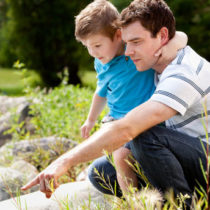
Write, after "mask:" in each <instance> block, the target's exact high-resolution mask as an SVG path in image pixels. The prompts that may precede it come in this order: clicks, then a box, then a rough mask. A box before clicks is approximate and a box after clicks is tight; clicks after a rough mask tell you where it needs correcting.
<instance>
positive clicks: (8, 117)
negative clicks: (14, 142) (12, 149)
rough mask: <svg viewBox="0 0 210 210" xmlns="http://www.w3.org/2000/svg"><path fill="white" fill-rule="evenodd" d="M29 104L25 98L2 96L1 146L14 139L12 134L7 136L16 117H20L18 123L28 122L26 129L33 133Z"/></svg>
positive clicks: (0, 108)
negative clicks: (13, 118)
mask: <svg viewBox="0 0 210 210" xmlns="http://www.w3.org/2000/svg"><path fill="white" fill-rule="evenodd" d="M29 105H30V104H29V102H28V101H27V99H26V98H25V97H7V96H0V114H1V116H0V146H2V145H3V144H5V143H6V141H7V140H10V139H11V138H12V135H11V134H5V132H6V131H8V130H9V129H10V128H11V121H12V117H13V116H14V115H18V116H19V120H18V123H21V122H22V121H26V123H25V125H24V127H23V128H24V129H27V130H29V129H30V130H29V132H31V133H33V132H34V128H33V127H32V126H31V124H30V123H29V120H28V118H29V117H30V116H29Z"/></svg>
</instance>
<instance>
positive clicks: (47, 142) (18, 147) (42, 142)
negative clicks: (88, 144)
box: [13, 136, 78, 156]
mask: <svg viewBox="0 0 210 210" xmlns="http://www.w3.org/2000/svg"><path fill="white" fill-rule="evenodd" d="M77 144H78V143H77V142H75V141H72V140H70V139H65V138H58V137H55V136H50V137H44V138H41V139H34V140H23V141H19V142H16V143H15V144H14V148H13V155H15V156H17V155H20V154H22V155H24V154H26V153H33V152H35V151H36V149H38V148H41V149H43V150H45V151H50V153H51V154H52V155H56V151H55V150H56V149H57V146H61V147H62V149H63V150H64V151H67V150H68V149H69V148H73V147H75V146H76V145H77Z"/></svg>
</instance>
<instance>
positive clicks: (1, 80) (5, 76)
mask: <svg viewBox="0 0 210 210" xmlns="http://www.w3.org/2000/svg"><path fill="white" fill-rule="evenodd" d="M27 77H28V78H31V79H30V83H32V85H33V84H34V85H35V84H37V85H38V84H41V79H40V77H39V75H38V74H37V73H36V72H34V71H28V72H27ZM0 95H8V96H20V95H24V82H23V76H22V74H21V71H20V70H14V69H8V68H0Z"/></svg>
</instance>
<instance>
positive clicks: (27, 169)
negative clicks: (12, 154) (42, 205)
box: [10, 160, 39, 182]
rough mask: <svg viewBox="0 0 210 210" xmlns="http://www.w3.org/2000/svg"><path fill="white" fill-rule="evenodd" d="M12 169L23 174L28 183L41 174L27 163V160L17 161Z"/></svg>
mask: <svg viewBox="0 0 210 210" xmlns="http://www.w3.org/2000/svg"><path fill="white" fill-rule="evenodd" d="M10 168H11V169H14V170H16V171H19V172H21V173H22V174H24V176H25V177H26V182H27V181H30V180H32V179H33V178H34V177H35V176H36V175H37V174H38V173H39V172H38V170H37V169H36V168H35V167H34V166H33V165H31V164H30V163H28V162H26V161H25V160H18V161H15V162H14V163H13V164H12V165H11V166H10Z"/></svg>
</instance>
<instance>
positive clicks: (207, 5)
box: [111, 0, 210, 60]
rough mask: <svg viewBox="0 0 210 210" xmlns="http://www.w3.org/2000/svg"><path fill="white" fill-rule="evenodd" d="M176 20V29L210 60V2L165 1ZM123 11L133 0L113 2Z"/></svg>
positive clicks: (206, 0)
mask: <svg viewBox="0 0 210 210" xmlns="http://www.w3.org/2000/svg"><path fill="white" fill-rule="evenodd" d="M165 1H166V2H167V4H168V5H169V6H170V8H171V10H172V11H173V13H174V16H175V18H176V28H177V30H179V31H184V32H185V33H186V34H187V35H188V38H189V42H188V44H189V45H190V46H191V47H192V48H193V49H195V50H196V51H197V52H198V53H199V54H201V55H202V56H203V57H205V58H206V59H207V60H210V51H209V47H208V46H210V0H165ZM111 2H112V3H113V4H114V5H116V7H117V8H118V9H119V10H120V11H121V10H122V9H123V8H125V7H126V6H128V5H129V3H130V2H132V1H131V0H111Z"/></svg>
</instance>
